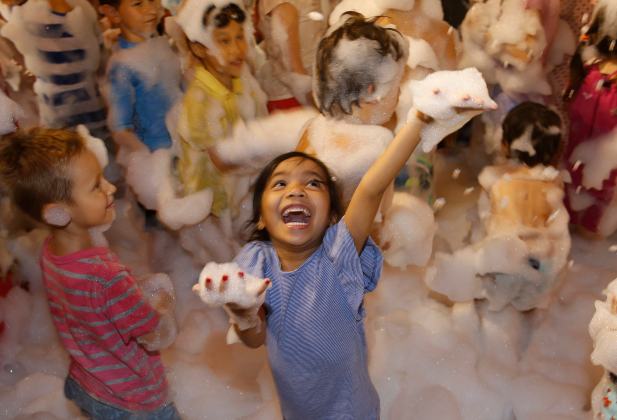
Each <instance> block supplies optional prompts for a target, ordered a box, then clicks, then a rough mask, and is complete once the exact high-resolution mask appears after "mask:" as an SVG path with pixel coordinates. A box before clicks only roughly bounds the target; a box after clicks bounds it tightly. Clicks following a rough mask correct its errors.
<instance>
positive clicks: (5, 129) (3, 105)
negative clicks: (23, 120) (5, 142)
mask: <svg viewBox="0 0 617 420" xmlns="http://www.w3.org/2000/svg"><path fill="white" fill-rule="evenodd" d="M22 115H23V111H22V109H21V107H20V106H19V105H18V104H17V103H16V102H14V101H13V100H12V99H10V98H9V97H8V96H6V95H5V94H4V92H2V91H1V90H0V136H3V135H5V134H8V133H12V132H13V131H15V130H16V129H17V125H16V124H15V123H16V122H17V121H18V120H19V118H20V117H21V116H22Z"/></svg>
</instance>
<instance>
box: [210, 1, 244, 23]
mask: <svg viewBox="0 0 617 420" xmlns="http://www.w3.org/2000/svg"><path fill="white" fill-rule="evenodd" d="M215 9H216V6H215V5H210V7H208V8H207V9H206V11H205V12H204V16H203V18H202V22H203V25H204V26H208V19H210V15H211V14H212V12H213V11H214V10H215ZM245 19H246V13H244V10H242V8H241V7H240V6H238V5H237V4H235V3H229V4H228V5H226V6H224V7H222V8H221V9H220V10H219V11H218V12H217V13H216V14H215V15H214V17H213V18H212V22H213V23H214V26H215V27H217V28H224V27H226V26H227V25H229V22H231V21H232V20H233V21H234V22H237V23H239V24H242V23H244V20H245Z"/></svg>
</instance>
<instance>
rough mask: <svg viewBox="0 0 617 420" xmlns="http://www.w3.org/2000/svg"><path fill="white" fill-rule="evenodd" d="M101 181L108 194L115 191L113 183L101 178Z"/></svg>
mask: <svg viewBox="0 0 617 420" xmlns="http://www.w3.org/2000/svg"><path fill="white" fill-rule="evenodd" d="M103 183H104V185H105V192H106V193H107V194H109V195H111V194H113V193H115V192H116V190H117V188H116V186H115V185H114V184H112V183H111V182H109V181H108V180H106V179H105V178H103Z"/></svg>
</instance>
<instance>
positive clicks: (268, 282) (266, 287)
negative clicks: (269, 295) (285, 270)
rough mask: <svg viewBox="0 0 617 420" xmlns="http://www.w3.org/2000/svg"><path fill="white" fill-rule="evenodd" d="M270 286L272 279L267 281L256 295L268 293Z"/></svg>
mask: <svg viewBox="0 0 617 420" xmlns="http://www.w3.org/2000/svg"><path fill="white" fill-rule="evenodd" d="M269 285H270V279H265V280H264V282H263V284H262V285H261V286H260V287H259V289H257V293H256V294H255V295H256V296H259V295H261V294H262V293H263V292H265V291H266V289H268V286H269Z"/></svg>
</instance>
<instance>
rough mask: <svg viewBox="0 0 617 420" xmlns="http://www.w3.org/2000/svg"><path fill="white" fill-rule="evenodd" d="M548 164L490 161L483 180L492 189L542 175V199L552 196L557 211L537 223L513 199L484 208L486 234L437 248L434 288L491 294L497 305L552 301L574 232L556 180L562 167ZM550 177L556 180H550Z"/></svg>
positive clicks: (455, 294)
mask: <svg viewBox="0 0 617 420" xmlns="http://www.w3.org/2000/svg"><path fill="white" fill-rule="evenodd" d="M545 169H546V168H544V167H542V166H538V167H535V168H532V169H529V170H527V171H525V172H523V173H522V174H519V173H505V174H503V172H502V171H503V168H500V167H488V168H486V169H485V170H484V171H483V172H482V173H481V174H480V182H481V184H482V186H483V187H484V188H485V189H486V190H487V191H491V189H492V187H493V185H495V184H497V183H498V182H510V181H512V180H517V181H518V180H520V181H532V182H535V181H538V184H537V188H541V190H539V191H541V192H542V197H543V198H541V199H542V200H545V201H546V205H548V206H549V207H550V209H551V210H552V211H551V214H550V216H549V217H547V219H546V221H544V222H543V223H542V224H540V225H538V226H531V225H527V223H529V222H528V221H526V219H525V216H526V215H521V214H518V213H517V211H518V210H517V207H513V208H512V209H510V208H509V207H510V201H511V200H509V199H508V200H507V201H505V202H504V203H501V204H500V203H493V204H494V205H495V204H496V205H498V206H502V207H503V208H501V209H496V208H493V209H492V211H493V213H491V212H490V211H489V212H486V214H484V215H483V214H480V216H481V218H483V219H485V220H484V225H485V229H486V233H487V234H486V237H484V238H483V239H481V240H479V241H478V242H476V243H473V244H471V245H469V246H467V247H465V248H462V249H459V250H456V251H455V252H454V253H452V254H447V253H443V252H439V253H437V254H436V256H435V263H434V265H433V267H431V269H430V270H428V271H427V275H426V277H425V281H426V284H427V285H428V286H429V288H431V289H432V290H435V291H437V292H439V293H441V294H444V295H446V296H447V297H448V298H449V299H451V300H453V301H456V302H464V301H470V300H473V299H476V298H488V300H489V302H490V307H491V309H493V310H501V309H503V308H504V307H505V306H506V305H507V304H512V305H513V306H514V307H515V308H516V309H518V310H522V311H525V310H529V309H532V308H536V307H542V306H544V305H546V304H547V299H548V297H549V294H550V292H551V291H552V290H553V287H554V285H555V284H556V282H557V280H558V279H559V275H560V273H561V271H562V270H563V269H564V267H565V266H566V263H567V257H568V254H569V251H570V235H569V231H568V214H567V211H566V209H565V207H564V205H563V202H562V199H563V190H561V188H560V187H559V186H558V185H557V182H556V181H555V177H556V176H557V175H558V171H557V170H555V169H553V170H545ZM499 174H501V175H499ZM549 181H552V182H554V184H553V185H546V183H547V182H549ZM529 188H531V187H529ZM482 198H483V197H481V199H482ZM502 198H509V197H507V196H506V197H502ZM538 199H540V198H536V199H534V200H538ZM501 201H502V202H503V201H504V200H501ZM503 204H505V205H503ZM517 204H520V203H517ZM533 204H534V201H531V202H530V203H529V205H530V206H531V207H533ZM539 204H540V203H538V205H539ZM512 205H513V206H514V205H515V203H512ZM513 213H514V214H513ZM537 217H539V216H536V218H537ZM534 220H535V219H534ZM532 222H533V221H532Z"/></svg>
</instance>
